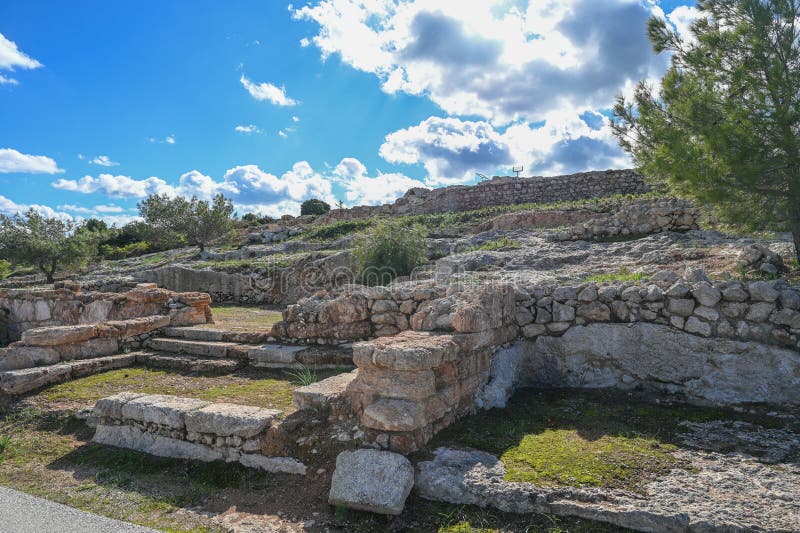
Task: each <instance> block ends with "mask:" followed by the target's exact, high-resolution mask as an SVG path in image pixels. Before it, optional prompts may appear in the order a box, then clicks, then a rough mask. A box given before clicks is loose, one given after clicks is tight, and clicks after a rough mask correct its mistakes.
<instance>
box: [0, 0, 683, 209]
mask: <svg viewBox="0 0 800 533" xmlns="http://www.w3.org/2000/svg"><path fill="white" fill-rule="evenodd" d="M692 3H693V2H675V1H670V2H667V1H663V2H656V3H654V2H651V1H648V0H641V1H640V0H606V1H604V2H598V1H597V0H565V1H550V0H548V1H539V2H535V1H533V0H531V1H530V2H528V1H525V0H486V1H481V2H475V3H474V5H473V4H469V3H464V2H460V1H459V2H456V1H453V0H418V1H416V2H412V1H404V2H402V3H397V2H393V1H390V0H372V1H370V2H364V1H361V2H359V1H356V0H319V1H314V2H310V3H308V4H304V3H298V4H296V5H294V6H293V5H291V4H288V3H285V2H281V1H277V0H258V1H255V0H252V1H248V0H237V1H236V2H217V1H211V0H205V1H203V0H192V1H189V0H173V1H163V0H162V1H148V0H143V1H139V2H135V3H134V2H116V1H115V2H111V1H105V2H100V1H90V0H83V1H81V2H77V3H74V2H60V1H54V0H53V1H49V2H44V1H37V0H24V1H14V0H6V1H4V2H2V3H0V213H7V214H10V213H13V212H15V211H18V210H21V209H25V208H27V207H30V206H34V207H36V208H38V209H40V210H41V211H43V212H46V213H48V214H57V215H58V216H63V217H70V216H71V217H89V216H98V217H102V218H105V219H107V220H108V221H110V222H116V223H119V224H121V223H124V222H125V221H126V220H128V219H130V217H131V216H133V215H135V214H136V208H135V207H136V202H137V201H139V200H141V199H142V198H143V197H144V196H146V195H147V194H150V193H153V192H165V193H167V194H183V195H193V194H194V195H198V196H200V197H210V196H211V195H213V194H214V193H217V192H223V193H224V194H226V195H227V196H230V197H232V198H233V199H234V202H235V203H236V205H237V209H238V210H239V212H240V214H241V213H244V212H247V211H257V212H262V213H268V214H272V215H279V214H281V213H285V212H289V213H296V211H297V209H298V207H299V203H300V202H302V200H304V199H307V198H309V197H321V198H323V199H325V200H327V201H329V202H335V201H339V200H341V201H343V202H345V203H346V204H347V205H355V204H374V203H383V202H386V201H391V200H393V199H394V198H395V197H397V196H398V195H400V194H402V192H403V191H405V190H406V189H407V188H409V187H412V186H428V187H438V186H443V185H449V184H460V183H471V182H473V181H474V180H475V175H476V174H475V173H476V172H481V173H483V174H490V175H491V174H496V173H501V174H505V173H508V172H509V170H510V167H511V166H512V165H514V164H523V165H524V166H525V169H526V171H525V173H526V174H529V173H531V174H556V173H563V172H573V171H581V170H588V169H594V168H609V167H615V166H624V165H625V164H627V160H626V158H625V156H624V154H622V153H621V152H620V151H619V149H618V148H617V147H616V144H615V143H614V142H613V139H612V138H611V136H610V134H609V132H608V129H607V124H606V121H605V119H604V115H607V112H608V107H609V106H610V104H611V102H612V101H613V97H614V95H616V94H618V93H619V92H626V91H629V90H630V88H631V87H632V84H633V83H635V82H636V81H638V80H639V79H642V78H650V79H657V78H658V76H660V75H661V74H662V73H663V70H664V68H665V65H666V58H664V57H656V56H654V55H653V54H652V52H651V51H650V49H649V47H648V46H647V43H646V41H645V38H644V21H645V20H646V18H647V17H648V16H649V15H651V14H656V15H663V16H666V17H667V18H668V20H670V21H671V22H672V23H673V24H674V25H675V26H676V27H677V28H678V29H679V30H683V31H685V27H686V24H687V23H688V21H689V20H691V18H692V16H694V12H693V10H692V9H691V8H690V7H687V6H690V5H691V4H692ZM465 6H469V7H465Z"/></svg>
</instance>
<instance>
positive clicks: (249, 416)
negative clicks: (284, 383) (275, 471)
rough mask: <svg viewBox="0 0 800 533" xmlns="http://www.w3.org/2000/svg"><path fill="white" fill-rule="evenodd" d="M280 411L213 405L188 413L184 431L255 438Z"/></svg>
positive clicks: (229, 404)
mask: <svg viewBox="0 0 800 533" xmlns="http://www.w3.org/2000/svg"><path fill="white" fill-rule="evenodd" d="M280 414H281V411H277V410H275V409H262V408H259V407H251V406H247V405H236V404H231V403H213V404H211V405H207V406H205V407H202V408H200V409H194V410H191V411H188V412H187V413H186V416H185V424H186V431H190V432H194V433H214V434H216V435H223V436H228V435H235V436H237V437H242V438H249V437H255V436H256V435H258V434H259V433H261V432H262V431H264V430H265V429H266V428H267V427H269V425H270V423H271V422H272V421H273V420H274V419H276V418H277V417H278V416H280Z"/></svg>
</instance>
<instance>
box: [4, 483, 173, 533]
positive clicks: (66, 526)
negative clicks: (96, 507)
mask: <svg viewBox="0 0 800 533" xmlns="http://www.w3.org/2000/svg"><path fill="white" fill-rule="evenodd" d="M0 532H2V533H158V532H157V531H156V530H154V529H148V528H146V527H141V526H135V525H133V524H128V523H127V522H120V521H119V520H112V519H110V518H105V517H102V516H97V515H94V514H90V513H87V512H84V511H80V510H78V509H74V508H72V507H67V506H66V505H61V504H60V503H55V502H51V501H49V500H45V499H43V498H38V497H36V496H30V495H28V494H25V493H22V492H18V491H16V490H12V489H7V488H5V487H0Z"/></svg>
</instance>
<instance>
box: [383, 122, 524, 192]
mask: <svg viewBox="0 0 800 533" xmlns="http://www.w3.org/2000/svg"><path fill="white" fill-rule="evenodd" d="M379 153H380V155H381V157H383V158H384V159H385V160H387V161H388V162H390V163H405V164H412V165H413V164H422V165H424V166H425V169H426V170H427V171H428V178H427V179H426V183H427V184H428V185H432V186H436V185H443V184H449V183H460V182H465V181H470V180H471V179H473V178H474V177H475V172H484V173H485V172H492V171H493V170H494V169H496V168H498V167H500V166H503V165H510V164H513V163H515V160H514V158H513V156H512V154H511V152H510V149H509V146H508V144H507V142H506V141H505V140H504V139H503V137H502V135H501V134H500V133H499V132H497V131H496V130H495V129H494V128H493V127H492V125H491V124H489V123H487V122H483V121H478V122H476V121H463V120H460V119H457V118H441V117H429V118H427V119H425V120H424V121H422V122H421V123H419V124H418V125H417V126H412V127H409V128H405V129H402V130H398V131H396V132H394V133H390V134H389V135H387V136H386V140H385V142H384V143H383V144H382V145H381V147H380V152H379Z"/></svg>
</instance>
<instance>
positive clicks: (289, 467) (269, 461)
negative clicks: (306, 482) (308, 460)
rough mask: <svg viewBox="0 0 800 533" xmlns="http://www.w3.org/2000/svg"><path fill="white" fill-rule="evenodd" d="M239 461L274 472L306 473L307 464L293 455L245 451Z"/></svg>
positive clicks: (248, 465)
mask: <svg viewBox="0 0 800 533" xmlns="http://www.w3.org/2000/svg"><path fill="white" fill-rule="evenodd" d="M239 462H240V463H241V464H243V465H244V466H246V467H248V468H258V469H259V470H263V471H265V472H270V473H273V474H296V475H299V476H304V475H306V465H304V464H303V463H301V462H300V461H298V460H297V459H293V458H291V457H266V456H264V455H258V454H252V453H243V454H242V455H240V456H239Z"/></svg>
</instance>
